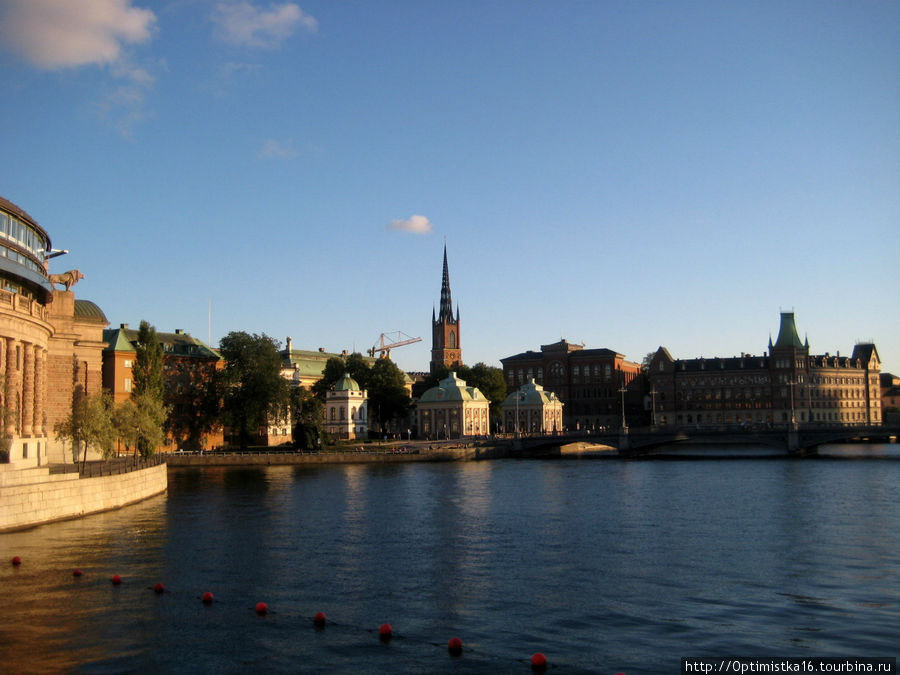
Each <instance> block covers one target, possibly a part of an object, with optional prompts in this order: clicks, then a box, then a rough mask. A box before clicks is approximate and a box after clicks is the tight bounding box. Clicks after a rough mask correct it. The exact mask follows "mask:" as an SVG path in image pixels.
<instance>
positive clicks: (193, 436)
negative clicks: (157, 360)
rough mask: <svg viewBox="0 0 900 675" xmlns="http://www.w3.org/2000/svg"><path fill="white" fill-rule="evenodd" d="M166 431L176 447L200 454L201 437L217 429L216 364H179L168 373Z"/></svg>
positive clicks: (210, 362)
mask: <svg viewBox="0 0 900 675" xmlns="http://www.w3.org/2000/svg"><path fill="white" fill-rule="evenodd" d="M164 400H165V403H166V407H167V408H168V410H169V415H168V417H167V419H166V430H167V431H168V432H169V433H170V434H171V435H172V438H174V439H175V442H176V443H177V444H178V447H182V448H184V449H186V450H202V449H203V448H202V442H203V435H204V434H206V433H209V432H210V431H212V430H213V429H215V428H217V427H218V426H219V423H220V422H219V392H218V390H217V387H216V371H215V362H213V361H208V362H206V363H201V364H197V363H190V364H181V367H176V368H172V369H169V370H168V373H167V377H166V395H165V399H164Z"/></svg>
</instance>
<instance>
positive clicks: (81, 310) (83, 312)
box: [75, 300, 109, 324]
mask: <svg viewBox="0 0 900 675" xmlns="http://www.w3.org/2000/svg"><path fill="white" fill-rule="evenodd" d="M75 317H76V318H78V319H90V320H92V321H102V322H103V323H104V324H107V323H109V320H108V319H107V318H106V314H104V313H103V310H102V309H100V308H99V307H98V306H97V305H96V304H95V303H93V302H91V301H90V300H76V301H75Z"/></svg>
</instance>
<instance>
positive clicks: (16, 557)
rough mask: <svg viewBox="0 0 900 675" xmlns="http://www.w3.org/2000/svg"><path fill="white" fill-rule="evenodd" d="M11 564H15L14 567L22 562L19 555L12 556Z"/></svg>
mask: <svg viewBox="0 0 900 675" xmlns="http://www.w3.org/2000/svg"><path fill="white" fill-rule="evenodd" d="M12 564H13V565H15V566H16V567H18V566H19V565H21V564H22V559H21V558H20V557H19V556H17V555H15V556H13V559H12Z"/></svg>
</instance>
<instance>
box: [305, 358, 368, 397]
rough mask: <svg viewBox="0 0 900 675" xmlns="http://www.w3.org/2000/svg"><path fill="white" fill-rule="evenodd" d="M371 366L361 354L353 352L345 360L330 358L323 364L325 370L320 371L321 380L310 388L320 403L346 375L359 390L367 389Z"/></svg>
mask: <svg viewBox="0 0 900 675" xmlns="http://www.w3.org/2000/svg"><path fill="white" fill-rule="evenodd" d="M370 372H371V366H369V361H367V360H366V357H364V356H363V355H362V354H360V353H358V352H354V353H353V354H350V356H348V357H347V358H341V357H340V356H332V357H331V358H330V359H328V361H326V362H325V369H324V370H323V371H322V379H321V380H319V381H318V382H316V383H315V384H314V385H313V386H312V390H313V393H314V394H315V395H316V396H318V397H319V398H320V399H321V400H322V401H324V400H325V395H326V392H328V390H329V389H331V388H332V387H333V386H334V385H335V384H336V383H337V382H338V380H340V379H341V378H342V377H343V376H344V374H345V373H346V374H347V375H349V376H350V377H352V378H353V379H354V380H356V383H357V384H358V385H359V388H360V389H368V388H369V375H370Z"/></svg>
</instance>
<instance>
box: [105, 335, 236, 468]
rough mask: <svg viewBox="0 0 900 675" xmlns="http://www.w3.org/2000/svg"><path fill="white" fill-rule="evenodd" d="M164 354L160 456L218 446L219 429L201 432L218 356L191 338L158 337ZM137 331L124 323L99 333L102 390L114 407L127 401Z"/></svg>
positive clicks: (213, 400)
mask: <svg viewBox="0 0 900 675" xmlns="http://www.w3.org/2000/svg"><path fill="white" fill-rule="evenodd" d="M156 336H157V338H159V342H160V345H161V346H162V351H163V379H164V381H165V398H164V401H165V403H166V405H168V406H169V408H170V410H169V417H168V419H167V422H166V442H165V445H163V447H162V448H159V450H161V451H164V452H165V451H168V452H171V451H172V450H175V449H178V448H183V449H186V450H198V449H211V448H215V447H218V446H220V445H222V444H223V436H222V429H221V427H220V426H216V427H214V428H213V429H212V430H205V429H203V421H204V417H205V416H207V415H208V414H209V413H210V411H209V410H208V407H209V406H216V404H217V400H216V398H215V391H214V389H213V388H214V380H215V373H216V371H217V370H218V369H220V368H222V366H223V363H222V358H221V357H220V356H219V353H218V352H217V351H215V350H214V349H212V348H211V347H209V346H208V345H207V344H205V343H204V342H201V341H200V340H198V339H197V338H194V337H192V336H191V335H190V333H186V332H185V331H183V330H180V329H176V330H175V332H174V333H159V332H158V333H157V334H156ZM137 337H138V331H137V330H135V329H133V328H131V327H129V325H128V324H127V323H123V324H120V325H119V327H118V328H110V329H108V330H105V331H103V340H104V342H105V344H106V345H107V346H106V347H105V348H104V350H103V387H104V388H105V389H107V390H108V391H110V392H111V393H112V395H113V400H114V401H115V402H116V403H121V402H122V401H127V400H128V399H129V398H131V393H132V386H133V383H134V376H133V372H132V371H133V368H134V364H135V360H136V358H137V349H136V345H137Z"/></svg>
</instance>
